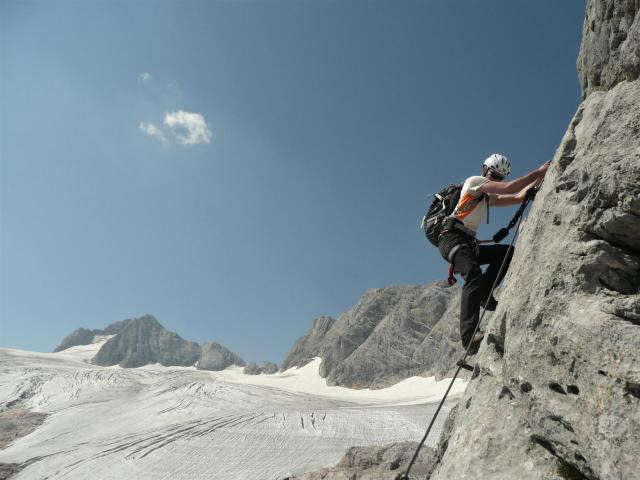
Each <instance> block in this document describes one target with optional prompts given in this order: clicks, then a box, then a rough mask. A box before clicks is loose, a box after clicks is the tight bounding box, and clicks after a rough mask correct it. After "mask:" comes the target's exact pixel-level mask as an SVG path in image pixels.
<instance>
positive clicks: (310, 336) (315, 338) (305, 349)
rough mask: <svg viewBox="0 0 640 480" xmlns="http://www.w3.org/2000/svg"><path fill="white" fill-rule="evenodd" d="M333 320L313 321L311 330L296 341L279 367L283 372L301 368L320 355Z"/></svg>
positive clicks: (322, 318) (319, 319)
mask: <svg viewBox="0 0 640 480" xmlns="http://www.w3.org/2000/svg"><path fill="white" fill-rule="evenodd" d="M335 321H336V320H335V318H331V317H318V318H316V319H315V320H314V321H313V325H312V326H311V330H309V333H307V334H306V335H305V336H304V337H302V338H300V339H298V341H297V342H296V343H295V345H294V346H293V348H292V349H291V351H290V352H289V355H287V358H285V360H284V362H282V365H281V366H280V370H281V371H284V370H287V369H289V368H291V367H302V366H304V365H306V364H307V363H309V362H310V361H311V360H313V359H314V358H315V357H317V356H318V355H319V354H320V349H321V348H322V345H323V343H324V341H325V337H326V335H327V332H328V331H329V329H330V328H331V327H332V326H333V324H334V323H335Z"/></svg>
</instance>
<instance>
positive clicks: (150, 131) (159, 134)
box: [138, 122, 169, 146]
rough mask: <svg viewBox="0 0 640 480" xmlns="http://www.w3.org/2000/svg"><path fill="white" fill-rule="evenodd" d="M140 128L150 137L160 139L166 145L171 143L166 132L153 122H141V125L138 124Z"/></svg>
mask: <svg viewBox="0 0 640 480" xmlns="http://www.w3.org/2000/svg"><path fill="white" fill-rule="evenodd" d="M138 128H139V129H140V130H142V131H143V132H144V133H146V134H147V135H149V136H150V137H153V138H155V139H156V140H158V141H159V142H160V143H161V144H162V145H165V146H167V145H169V140H168V139H167V137H166V136H165V134H164V132H163V131H162V130H160V129H159V128H158V127H156V126H155V125H154V124H153V123H144V122H140V125H138Z"/></svg>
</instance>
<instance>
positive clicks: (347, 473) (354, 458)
mask: <svg viewBox="0 0 640 480" xmlns="http://www.w3.org/2000/svg"><path fill="white" fill-rule="evenodd" d="M417 446H418V444H417V443H416V442H404V443H394V444H390V445H385V446H382V447H377V446H373V447H351V448H350V449H349V450H347V453H346V454H345V455H344V457H343V458H342V459H341V460H340V461H339V462H338V463H337V464H336V465H335V466H333V467H328V468H322V469H320V470H318V471H315V472H310V473H305V474H303V475H301V476H291V477H288V479H285V480H392V479H394V478H395V477H396V476H397V475H398V474H399V473H401V472H403V471H404V470H406V468H407V465H408V464H409V461H410V460H411V457H412V456H413V453H414V452H415V449H416V447H417ZM434 457H435V452H434V450H433V449H431V448H423V449H422V450H420V454H419V456H418V458H417V459H416V462H415V463H414V465H413V468H412V472H413V475H415V478H425V477H427V476H428V475H429V474H430V472H431V469H432V466H433V463H434Z"/></svg>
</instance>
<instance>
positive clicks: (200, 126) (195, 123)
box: [164, 110, 211, 145]
mask: <svg viewBox="0 0 640 480" xmlns="http://www.w3.org/2000/svg"><path fill="white" fill-rule="evenodd" d="M164 124H165V125H166V126H167V127H169V128H170V129H171V131H172V132H173V134H174V135H175V137H176V139H177V140H178V142H180V143H181V144H183V145H196V144H198V143H210V142H211V130H209V127H208V126H207V122H205V120H204V117H203V116H202V115H201V114H199V113H191V112H185V111H183V110H178V111H177V112H167V113H166V114H165V117H164Z"/></svg>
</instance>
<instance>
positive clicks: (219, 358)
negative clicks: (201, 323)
mask: <svg viewBox="0 0 640 480" xmlns="http://www.w3.org/2000/svg"><path fill="white" fill-rule="evenodd" d="M103 335H105V336H106V335H110V336H112V338H110V339H109V340H107V342H106V343H105V344H104V345H102V347H101V348H100V350H99V351H98V353H97V354H96V355H95V357H93V359H92V360H91V363H93V364H95V365H102V366H111V365H120V366H121V367H132V368H133V367H141V366H143V365H148V364H150V363H159V364H161V365H164V366H194V365H196V366H197V368H198V369H200V370H224V369H225V368H227V367H229V366H231V365H238V366H241V367H242V366H244V365H245V363H244V361H243V360H242V358H240V357H239V356H238V355H236V354H235V353H233V352H232V351H230V350H229V349H228V348H226V347H225V346H223V345H220V344H219V343H217V342H209V343H205V344H204V345H203V346H202V347H201V346H200V345H198V344H197V343H196V342H189V341H187V340H184V339H183V338H182V337H180V335H178V334H177V333H174V332H170V331H169V330H167V329H165V328H164V327H163V326H162V325H161V324H160V322H158V320H156V319H155V318H154V317H153V316H152V315H144V316H142V317H140V318H135V319H128V320H121V321H119V322H115V323H112V324H111V325H109V326H108V327H106V328H104V329H100V330H89V329H86V328H79V329H77V330H75V331H74V332H73V333H72V334H70V335H68V336H66V337H65V338H64V340H62V343H61V344H60V345H59V346H58V347H57V348H56V349H55V350H54V351H55V352H59V351H62V350H66V349H67V348H70V347H73V346H77V345H88V344H90V343H93V342H94V341H97V337H98V336H103ZM266 368H267V369H268V370H273V367H272V366H269V367H266ZM276 370H277V367H276Z"/></svg>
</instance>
